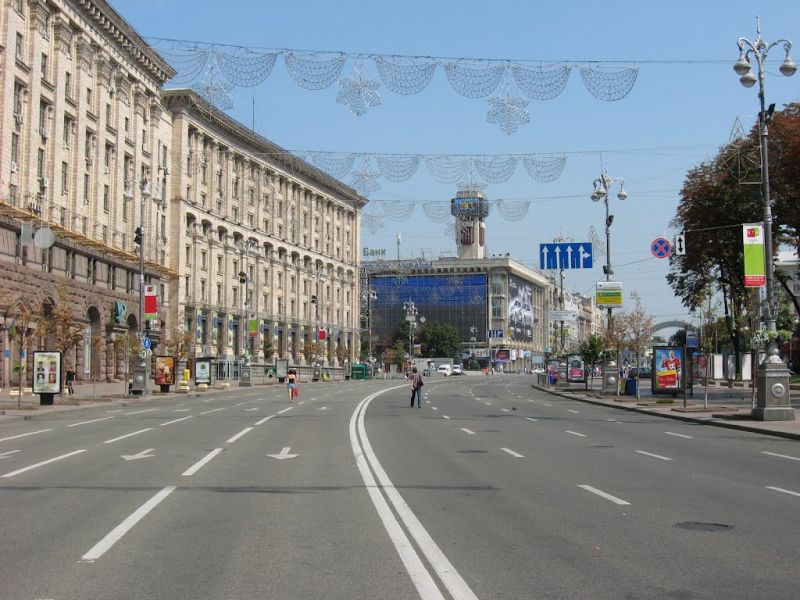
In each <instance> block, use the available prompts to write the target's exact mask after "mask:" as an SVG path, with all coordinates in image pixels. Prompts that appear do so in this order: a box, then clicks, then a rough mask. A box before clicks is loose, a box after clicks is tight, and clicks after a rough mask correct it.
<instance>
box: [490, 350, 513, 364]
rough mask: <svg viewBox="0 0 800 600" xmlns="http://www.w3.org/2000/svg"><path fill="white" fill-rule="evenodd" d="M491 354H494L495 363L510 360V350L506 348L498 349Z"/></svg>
mask: <svg viewBox="0 0 800 600" xmlns="http://www.w3.org/2000/svg"><path fill="white" fill-rule="evenodd" d="M493 352H494V359H495V361H497V362H509V361H510V360H511V350H509V349H507V348H498V349H497V350H494V351H493Z"/></svg>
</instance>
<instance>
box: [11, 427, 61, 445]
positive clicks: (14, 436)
mask: <svg viewBox="0 0 800 600" xmlns="http://www.w3.org/2000/svg"><path fill="white" fill-rule="evenodd" d="M48 431H53V430H52V429H40V430H39V431H29V432H28V433H20V434H19V435H12V436H10V437H4V438H0V442H7V441H8V440H16V439H19V438H23V437H28V436H29V435H36V434H37V433H47V432H48Z"/></svg>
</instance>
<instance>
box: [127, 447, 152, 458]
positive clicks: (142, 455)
mask: <svg viewBox="0 0 800 600" xmlns="http://www.w3.org/2000/svg"><path fill="white" fill-rule="evenodd" d="M153 450H155V448H148V449H147V450H142V451H141V452H139V453H138V454H120V458H124V459H125V460H139V459H140V458H153V457H154V456H155V454H150V452H152V451H153Z"/></svg>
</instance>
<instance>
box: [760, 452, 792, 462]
mask: <svg viewBox="0 0 800 600" xmlns="http://www.w3.org/2000/svg"><path fill="white" fill-rule="evenodd" d="M761 454H769V455H770V456H777V457H778V458H788V459H789V460H800V458H798V457H796V456H789V455H787V454H776V453H775V452H767V451H766V450H763V451H762V452H761Z"/></svg>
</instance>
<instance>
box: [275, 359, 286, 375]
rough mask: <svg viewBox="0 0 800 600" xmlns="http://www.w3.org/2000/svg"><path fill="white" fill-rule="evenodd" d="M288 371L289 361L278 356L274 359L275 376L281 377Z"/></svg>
mask: <svg viewBox="0 0 800 600" xmlns="http://www.w3.org/2000/svg"><path fill="white" fill-rule="evenodd" d="M288 373H289V361H288V360H286V359H285V358H279V359H277V360H276V361H275V377H278V378H280V379H283V378H284V377H286V375H287V374H288Z"/></svg>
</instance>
